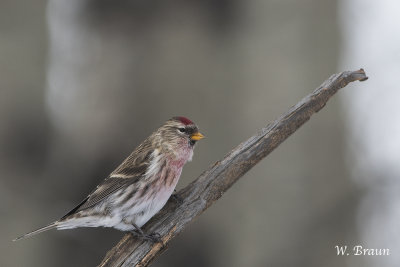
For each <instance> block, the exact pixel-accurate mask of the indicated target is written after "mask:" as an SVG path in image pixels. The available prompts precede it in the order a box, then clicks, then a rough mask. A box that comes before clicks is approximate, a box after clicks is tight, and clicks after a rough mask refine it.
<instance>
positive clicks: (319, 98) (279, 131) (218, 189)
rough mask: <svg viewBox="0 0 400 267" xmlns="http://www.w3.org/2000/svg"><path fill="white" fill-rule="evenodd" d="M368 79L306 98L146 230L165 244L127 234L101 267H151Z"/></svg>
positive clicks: (360, 73) (346, 76)
mask: <svg viewBox="0 0 400 267" xmlns="http://www.w3.org/2000/svg"><path fill="white" fill-rule="evenodd" d="M366 79H368V77H367V76H366V74H365V72H364V70H363V69H360V70H357V71H345V72H342V73H339V74H334V75H332V76H331V77H330V78H329V79H328V80H326V81H325V82H324V83H323V84H322V85H321V86H319V87H318V88H317V89H316V90H315V91H314V92H313V93H311V94H309V95H308V96H306V97H305V98H303V99H302V100H301V101H300V102H299V103H297V104H296V105H295V106H293V107H292V108H290V109H289V111H288V112H286V113H285V114H284V115H283V116H281V117H280V118H278V119H277V120H275V121H274V122H272V123H270V124H269V125H267V126H266V127H265V128H263V129H261V130H260V131H259V132H258V133H256V134H255V135H254V136H252V137H250V138H249V139H248V140H246V141H244V142H243V143H241V144H239V145H238V146H237V147H236V148H235V149H233V150H232V151H231V152H230V153H228V154H227V155H226V156H225V157H224V158H223V159H222V160H220V161H217V162H216V163H214V164H213V165H212V166H211V167H210V168H209V169H208V170H206V171H204V172H203V173H202V174H201V175H200V176H199V177H198V178H197V179H196V180H195V181H193V182H192V183H191V184H189V185H188V186H186V187H185V188H184V189H182V190H181V191H180V192H179V196H180V197H181V198H182V199H183V202H182V203H180V204H177V203H176V202H174V201H169V202H168V203H167V205H165V207H164V208H163V209H162V210H161V211H160V212H159V213H158V214H157V215H156V216H155V217H154V218H152V219H151V220H150V221H149V222H148V223H147V224H146V225H145V227H144V230H145V231H146V232H149V233H152V232H157V233H159V234H160V235H161V238H162V241H163V243H162V244H161V243H151V242H148V241H141V240H139V239H137V238H135V237H133V236H132V235H131V234H126V235H125V236H124V237H123V238H122V240H121V241H120V242H119V243H118V244H117V245H116V246H115V247H114V248H112V249H111V250H110V251H109V252H108V253H107V255H106V256H105V258H104V259H103V261H102V262H101V264H100V265H99V267H106V266H107V267H110V266H113V267H116V266H118V267H120V266H121V267H122V266H147V265H148V264H149V263H150V262H151V261H152V260H154V258H155V257H157V256H158V255H160V254H161V252H162V251H164V250H165V249H166V248H167V244H168V243H169V242H170V241H171V239H172V238H174V237H175V236H176V235H177V234H179V233H180V232H182V231H183V229H184V228H185V227H186V225H187V224H188V223H190V222H191V221H192V220H193V219H195V218H196V217H197V216H199V215H200V214H201V213H202V212H203V211H204V210H206V209H207V208H208V207H209V206H211V205H212V204H213V203H214V202H215V201H216V200H217V199H219V198H220V197H221V196H222V195H223V193H224V192H226V191H227V190H228V189H229V188H230V187H231V186H232V185H233V184H234V183H235V182H236V181H237V180H238V179H239V178H240V177H242V176H243V175H244V174H245V173H246V172H247V171H248V170H249V169H250V168H252V167H253V166H254V165H256V164H257V163H258V162H259V161H260V160H261V159H263V158H264V157H265V156H267V155H268V154H269V153H271V152H272V151H273V150H274V149H275V148H276V147H277V146H279V145H280V144H281V143H282V142H283V141H284V140H285V139H286V138H288V137H289V136H290V135H291V134H292V133H294V132H295V131H296V130H297V129H298V128H300V126H302V125H303V124H304V123H305V122H306V121H308V120H309V119H310V117H311V115H313V114H314V113H316V112H318V111H319V110H320V109H322V108H323V107H324V106H325V104H326V102H327V101H328V99H329V98H330V97H331V96H333V95H334V94H335V93H336V92H337V91H338V90H339V89H341V88H343V87H345V86H346V85H347V84H349V83H350V82H353V81H364V80H366Z"/></svg>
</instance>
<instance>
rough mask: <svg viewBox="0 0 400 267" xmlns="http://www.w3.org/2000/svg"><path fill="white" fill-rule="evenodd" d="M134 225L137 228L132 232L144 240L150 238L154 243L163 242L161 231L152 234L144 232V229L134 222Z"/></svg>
mask: <svg viewBox="0 0 400 267" xmlns="http://www.w3.org/2000/svg"><path fill="white" fill-rule="evenodd" d="M132 225H133V227H135V230H132V231H131V233H132V234H133V235H135V236H137V237H139V238H141V239H144V240H149V241H151V242H153V243H162V240H161V235H160V234H159V233H151V234H146V233H145V232H143V230H142V229H141V228H140V227H139V226H137V225H136V224H135V223H133V222H132Z"/></svg>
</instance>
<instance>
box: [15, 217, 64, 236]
mask: <svg viewBox="0 0 400 267" xmlns="http://www.w3.org/2000/svg"><path fill="white" fill-rule="evenodd" d="M57 225H58V222H53V223H51V224H49V225H47V226H45V227H42V228H40V229H37V230H35V231H32V232H30V233H27V234H24V235H23V236H20V237H17V238H15V239H14V240H13V241H18V240H21V239H25V238H28V237H31V236H33V235H37V234H40V233H42V232H45V231H47V230H51V229H54V228H56V227H57Z"/></svg>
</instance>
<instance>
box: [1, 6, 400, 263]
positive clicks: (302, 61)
mask: <svg viewBox="0 0 400 267" xmlns="http://www.w3.org/2000/svg"><path fill="white" fill-rule="evenodd" d="M0 7H1V8H0V21H1V22H0V177H1V179H0V200H1V201H0V213H1V224H2V227H1V230H0V231H1V236H2V237H1V241H0V266H43V267H46V266H61V267H63V266H96V265H97V264H98V263H100V261H101V260H102V258H103V256H104V255H105V253H106V252H107V250H108V249H110V248H111V247H112V246H113V245H114V244H116V243H117V242H118V240H119V239H120V238H121V237H122V236H123V233H122V232H119V231H116V230H112V229H78V230H70V231H51V232H47V233H45V234H41V235H39V236H36V237H34V238H32V239H29V240H24V241H21V242H17V243H13V242H11V240H12V239H13V238H15V237H17V236H19V235H20V234H23V233H25V232H27V231H30V230H33V229H36V228H38V227H40V226H43V225H46V224H47V223H49V222H51V221H53V220H55V219H57V218H59V217H60V216H62V215H64V214H65V213H66V212H67V211H68V210H69V209H70V208H72V207H73V206H74V205H76V204H78V203H79V202H80V201H81V200H82V199H83V198H84V197H85V196H86V195H87V194H88V193H89V192H90V191H91V190H92V189H93V188H94V187H95V185H96V184H98V183H99V182H100V181H101V180H102V179H104V178H105V177H106V176H107V175H108V174H109V173H110V172H111V171H112V170H113V169H114V168H115V167H116V166H117V165H118V164H119V163H120V162H121V161H122V160H123V159H124V157H125V156H127V155H128V154H129V153H130V152H131V150H132V149H133V148H134V147H135V146H136V145H137V144H139V143H140V142H141V141H142V140H143V139H144V138H145V137H146V136H147V135H149V134H150V133H151V132H152V131H153V130H154V129H156V128H157V127H158V126H160V125H161V124H162V123H163V122H164V121H165V120H166V119H168V118H170V117H172V116H175V115H184V116H187V117H189V118H191V119H192V120H193V121H195V122H196V123H197V124H198V125H199V127H200V129H201V131H202V132H204V134H205V135H206V136H207V139H205V140H204V141H201V142H199V144H198V146H197V148H196V151H195V155H194V159H193V162H191V163H189V164H188V165H186V167H185V169H184V172H183V174H182V178H181V181H180V183H179V185H178V188H181V187H183V186H185V185H186V184H188V183H189V182H190V181H192V180H193V179H194V178H196V177H197V176H198V175H199V174H200V173H201V171H202V170H204V169H205V168H207V167H208V166H209V165H210V164H212V163H213V162H214V161H216V160H218V159H220V158H221V157H223V156H224V155H225V154H226V153H227V152H228V151H230V149H232V148H233V147H234V146H236V145H237V144H238V143H240V142H241V141H243V140H245V139H246V138H248V137H249V136H251V135H252V134H253V133H255V132H256V131H257V130H258V129H260V128H261V127H263V126H265V125H266V124H267V123H268V122H270V121H272V120H274V119H275V118H276V117H278V116H279V115H280V114H281V113H282V112H285V111H286V110H287V109H288V108H289V107H290V106H292V105H294V104H295V103H296V102H297V101H298V100H300V99H301V98H302V97H303V96H305V95H306V94H307V93H309V92H311V91H312V90H313V89H314V88H316V87H317V86H318V85H319V84H320V83H321V82H322V81H324V80H325V79H326V78H328V77H329V76H330V75H331V74H332V73H335V72H339V71H342V70H347V69H349V70H355V69H358V68H360V67H364V68H365V69H366V71H367V74H368V75H369V76H370V80H369V81H368V82H365V83H363V84H359V83H357V84H352V85H350V86H349V88H346V89H344V90H343V91H344V92H340V93H339V96H336V97H334V98H333V99H332V100H331V101H330V102H329V104H328V105H327V107H326V108H325V109H323V110H322V111H321V112H319V113H318V114H316V115H315V116H314V117H313V118H312V120H311V121H310V122H308V123H307V124H306V125H305V126H304V127H302V128H301V129H300V130H299V131H298V132H296V133H295V134H294V135H293V136H292V137H291V138H289V140H287V141H286V142H284V143H283V144H282V145H281V146H280V147H279V148H278V149H277V150H276V151H274V152H273V153H272V154H271V155H270V156H268V157H267V158H266V159H265V160H263V161H262V162H260V163H259V164H258V165H257V166H256V167H255V168H253V169H252V170H251V171H250V172H249V173H247V174H246V175H245V177H243V179H241V180H240V181H239V182H238V183H237V184H235V185H234V186H233V187H232V188H231V190H229V191H228V192H227V193H226V194H225V195H224V196H223V197H222V198H221V199H220V200H219V201H218V202H217V203H216V204H215V205H213V206H212V207H211V208H210V209H208V210H207V211H206V212H205V213H204V214H203V215H202V216H201V217H200V218H199V219H197V220H196V221H195V222H194V223H192V224H191V225H190V226H189V227H188V228H187V229H186V230H185V231H184V232H183V233H182V234H181V235H180V236H179V237H178V238H176V240H174V241H173V242H172V243H171V245H170V247H169V250H168V251H167V252H166V253H164V254H163V255H162V256H161V257H159V258H158V259H157V260H156V261H155V262H154V266H158V267H162V266H215V267H217V266H218V267H219V266H221V267H222V266H233V267H239V266H398V264H399V261H400V257H399V255H400V253H399V250H400V230H399V229H400V228H399V227H398V225H399V219H400V209H399V207H400V197H399V191H400V184H399V181H398V178H399V173H400V164H399V160H400V138H399V137H400V122H399V119H398V118H399V115H400V114H399V113H400V111H399V108H398V99H399V93H398V79H399V77H400V76H399V73H400V72H399V71H400V64H399V60H400V19H399V16H398V12H399V11H400V6H399V4H398V3H397V2H396V1H389V0H384V1H372V0H368V1H361V0H351V1H345V0H342V1H317V0H303V1H293V0H292V1H245V0H214V1H196V0H191V1H154V0H146V1H145V0H129V1H125V0H120V1H107V0H97V1H94V0H50V1H27V0H22V1H9V0H8V1H2V2H1V3H0ZM336 245H348V246H349V247H352V246H354V245H362V246H363V247H366V248H389V249H390V251H391V255H390V256H380V257H378V256H375V257H372V256H348V257H346V256H337V255H336V249H335V246H336Z"/></svg>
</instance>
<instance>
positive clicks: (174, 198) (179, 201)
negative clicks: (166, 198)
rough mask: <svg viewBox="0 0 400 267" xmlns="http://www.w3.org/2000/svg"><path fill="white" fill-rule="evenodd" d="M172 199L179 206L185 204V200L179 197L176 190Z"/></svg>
mask: <svg viewBox="0 0 400 267" xmlns="http://www.w3.org/2000/svg"><path fill="white" fill-rule="evenodd" d="M171 198H172V199H173V200H174V201H175V202H176V203H177V204H179V205H180V204H182V203H183V198H182V197H181V196H180V195H178V193H177V192H176V189H175V190H174V193H173V194H172V195H171Z"/></svg>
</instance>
